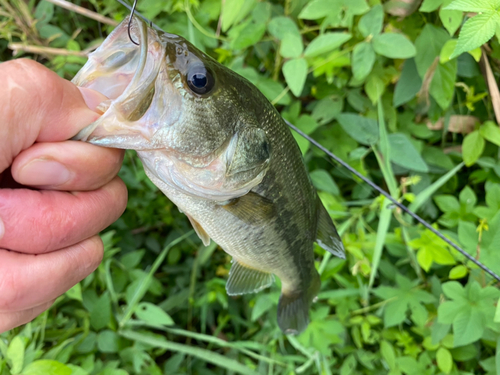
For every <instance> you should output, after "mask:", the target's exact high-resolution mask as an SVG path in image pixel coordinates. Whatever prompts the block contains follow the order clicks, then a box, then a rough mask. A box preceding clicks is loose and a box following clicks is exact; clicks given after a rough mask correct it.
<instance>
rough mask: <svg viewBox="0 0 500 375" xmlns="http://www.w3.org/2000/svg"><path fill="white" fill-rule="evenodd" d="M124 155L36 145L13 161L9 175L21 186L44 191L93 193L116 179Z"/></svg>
mask: <svg viewBox="0 0 500 375" xmlns="http://www.w3.org/2000/svg"><path fill="white" fill-rule="evenodd" d="M123 155H124V152H123V150H118V149H111V148H104V147H98V146H93V145H91V144H88V143H83V142H73V141H67V142H57V143H37V144H35V145H33V146H32V147H30V148H28V149H27V150H25V151H23V152H22V153H21V154H20V155H19V156H17V157H16V159H15V160H14V163H13V164H12V175H13V176H14V179H15V180H16V181H17V182H19V183H20V184H23V185H27V186H34V187H38V188H43V189H56V190H67V191H73V190H78V191H84V190H94V189H97V188H100V187H101V186H103V185H105V184H107V183H108V182H109V181H111V180H112V179H113V177H114V176H116V174H117V173H118V171H119V170H120V166H121V163H122V160H123Z"/></svg>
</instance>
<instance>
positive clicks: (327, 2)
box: [299, 0, 342, 20]
mask: <svg viewBox="0 0 500 375" xmlns="http://www.w3.org/2000/svg"><path fill="white" fill-rule="evenodd" d="M341 5H342V2H341V1H336V0H312V1H309V2H308V3H307V4H306V6H305V7H304V9H302V11H301V12H300V13H299V18H302V19H306V20H316V19H318V18H323V17H326V16H328V15H330V13H331V12H332V9H335V7H338V6H341Z"/></svg>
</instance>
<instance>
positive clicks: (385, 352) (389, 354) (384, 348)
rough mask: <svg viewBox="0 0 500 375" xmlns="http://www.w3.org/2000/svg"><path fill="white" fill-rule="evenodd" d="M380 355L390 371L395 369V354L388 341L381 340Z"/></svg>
mask: <svg viewBox="0 0 500 375" xmlns="http://www.w3.org/2000/svg"><path fill="white" fill-rule="evenodd" d="M380 354H382V358H384V360H385V361H386V362H387V365H388V366H389V368H390V369H391V370H392V369H393V368H395V367H396V352H395V351H394V347H393V346H392V345H391V344H390V343H389V342H388V341H385V340H382V341H381V342H380Z"/></svg>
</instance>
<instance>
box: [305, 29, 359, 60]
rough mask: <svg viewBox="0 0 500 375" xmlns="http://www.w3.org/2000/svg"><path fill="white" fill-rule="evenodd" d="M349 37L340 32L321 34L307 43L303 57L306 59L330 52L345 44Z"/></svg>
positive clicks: (349, 35)
mask: <svg viewBox="0 0 500 375" xmlns="http://www.w3.org/2000/svg"><path fill="white" fill-rule="evenodd" d="M351 37H352V35H351V34H348V33H340V32H339V33H325V34H322V35H320V36H318V37H316V38H315V39H313V41H312V42H311V43H309V45H308V46H307V48H306V50H305V52H304V55H305V56H306V57H315V56H318V55H321V54H323V53H326V52H331V51H333V50H334V49H336V48H338V47H340V46H341V45H342V44H344V43H345V42H347V41H348V40H349V39H351Z"/></svg>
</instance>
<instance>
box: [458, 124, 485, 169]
mask: <svg viewBox="0 0 500 375" xmlns="http://www.w3.org/2000/svg"><path fill="white" fill-rule="evenodd" d="M484 146H485V142H484V138H483V137H482V135H481V133H479V131H478V130H474V131H473V132H472V133H470V134H467V136H466V137H465V138H464V141H463V143H462V157H463V158H464V163H465V165H466V166H468V167H469V166H471V165H473V164H474V163H475V162H476V161H477V159H479V157H480V156H481V155H482V153H483V151H484Z"/></svg>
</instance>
